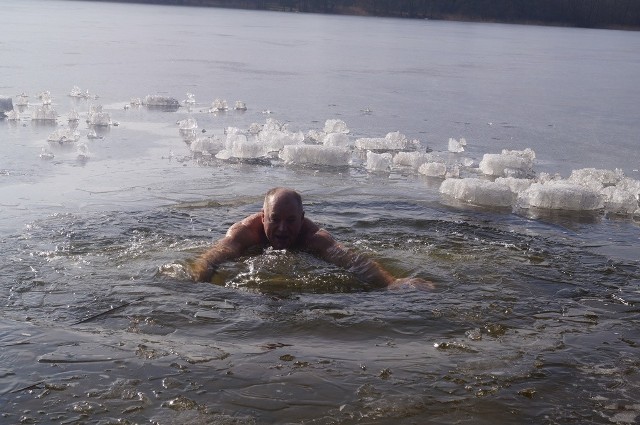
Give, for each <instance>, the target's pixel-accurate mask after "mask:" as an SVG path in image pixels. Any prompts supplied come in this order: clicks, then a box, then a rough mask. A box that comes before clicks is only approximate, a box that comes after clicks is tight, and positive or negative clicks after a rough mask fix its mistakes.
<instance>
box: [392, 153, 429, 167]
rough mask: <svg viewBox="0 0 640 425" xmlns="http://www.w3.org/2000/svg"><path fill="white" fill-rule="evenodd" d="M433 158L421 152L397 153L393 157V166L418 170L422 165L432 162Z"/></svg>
mask: <svg viewBox="0 0 640 425" xmlns="http://www.w3.org/2000/svg"><path fill="white" fill-rule="evenodd" d="M433 159H434V156H433V155H431V154H428V153H423V152H398V153H397V154H396V155H395V156H394V157H393V164H394V165H396V166H402V167H411V168H413V169H414V170H418V169H419V168H420V166H421V165H422V164H425V163H427V162H431V161H433Z"/></svg>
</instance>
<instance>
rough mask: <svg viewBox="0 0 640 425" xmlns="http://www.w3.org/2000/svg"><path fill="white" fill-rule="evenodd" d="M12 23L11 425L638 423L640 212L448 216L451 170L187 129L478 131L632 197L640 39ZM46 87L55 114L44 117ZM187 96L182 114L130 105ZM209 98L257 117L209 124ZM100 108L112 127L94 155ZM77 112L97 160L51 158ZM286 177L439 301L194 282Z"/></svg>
mask: <svg viewBox="0 0 640 425" xmlns="http://www.w3.org/2000/svg"><path fill="white" fill-rule="evenodd" d="M2 7H3V14H2V21H3V34H4V35H3V37H2V41H1V42H0V52H1V55H0V57H2V63H1V64H0V94H2V95H6V96H16V95H18V94H20V93H22V92H25V93H27V94H28V95H29V101H30V105H31V106H30V107H29V108H27V109H26V110H25V111H24V113H25V114H27V115H26V117H23V119H22V121H18V122H8V121H0V134H1V135H2V136H1V137H0V144H1V145H2V159H1V160H0V250H1V251H2V252H3V255H2V257H1V259H0V270H1V271H2V277H0V294H1V296H2V300H3V309H2V313H1V314H0V345H1V346H2V350H0V401H1V403H0V406H1V407H0V414H1V416H0V423H7V424H13V423H19V422H22V423H105V424H106V423H148V422H152V423H159V424H170V423H203V424H204V423H317V424H329V423H343V424H351V423H380V424H385V423H394V424H397V423H402V424H410V423H424V422H432V423H446V424H453V423H478V424H489V423H514V424H515V423H545V424H569V423H602V424H605V423H606V424H608V423H618V424H628V423H634V422H637V420H638V418H639V417H640V407H639V406H638V402H637V393H638V390H639V389H640V388H639V387H640V377H639V368H640V362H639V361H638V358H640V356H639V354H640V353H639V352H638V351H639V349H638V344H639V343H640V333H639V331H638V328H639V327H638V324H639V322H640V318H639V316H638V305H639V303H640V293H639V289H638V283H639V279H640V267H639V264H638V257H637V253H638V247H639V238H640V231H639V228H638V225H637V221H636V220H637V219H633V218H631V217H616V216H609V215H606V216H605V215H603V214H601V213H598V212H580V213H576V212H573V213H571V212H562V211H555V212H550V211H544V210H542V211H516V212H512V211H511V209H509V208H506V209H505V208H478V207H472V206H469V205H465V204H462V203H453V202H451V201H448V200H446V199H444V198H443V197H441V195H440V194H439V192H438V189H439V186H440V183H441V180H440V179H432V178H427V177H425V176H422V175H420V174H418V173H410V172H401V171H398V170H393V171H391V172H384V171H382V172H369V171H368V170H367V169H366V158H364V162H363V163H362V164H360V165H358V166H352V167H338V168H332V167H328V166H300V165H295V164H293V165H285V164H283V163H282V162H281V161H267V162H260V161H255V162H251V161H249V162H242V161H224V160H217V159H215V158H208V159H207V158H202V157H196V158H194V156H193V155H192V153H191V151H190V149H189V146H188V145H187V144H186V143H185V142H184V140H183V138H182V136H181V134H180V131H179V124H178V122H179V121H181V120H184V119H188V118H195V119H196V120H197V123H198V128H197V130H196V131H199V132H200V134H199V135H200V136H202V135H207V136H209V135H212V136H218V137H223V136H224V134H223V132H224V128H225V127H228V126H233V127H237V128H241V129H246V128H248V127H249V125H250V124H251V123H264V122H265V120H266V118H274V119H277V120H280V121H281V122H283V123H287V124H288V126H289V127H288V128H289V129H290V130H291V131H303V132H307V131H309V130H317V131H320V130H322V129H323V126H324V125H325V121H326V120H328V119H341V120H343V121H344V122H345V123H346V124H347V125H348V127H349V129H350V135H349V136H350V137H352V138H383V137H385V135H386V134H387V133H389V132H395V131H400V132H402V133H403V134H405V135H406V136H407V137H408V138H409V139H410V140H412V139H419V140H420V143H421V146H422V148H426V147H428V148H430V149H432V150H434V152H436V153H439V154H440V155H443V156H447V155H449V154H447V147H448V140H449V138H451V137H453V138H456V139H459V138H461V137H463V138H465V139H466V141H467V145H466V146H465V149H466V151H465V152H464V155H465V156H466V157H468V158H470V159H472V160H473V161H474V162H475V164H476V166H477V164H478V163H479V161H480V160H481V159H482V155H483V154H484V153H499V152H500V151H501V150H502V149H525V148H531V149H533V150H534V151H535V152H536V160H535V163H534V171H535V172H537V173H541V172H548V173H559V174H561V175H563V176H565V177H566V176H568V175H569V174H570V173H571V171H572V170H573V169H578V168H583V167H596V168H605V169H611V170H613V169H615V168H619V169H621V170H622V171H623V172H624V173H625V175H626V176H628V177H630V178H633V179H638V178H639V177H640V176H639V174H638V171H637V170H638V163H639V156H638V151H637V135H638V134H639V133H640V131H639V130H640V128H639V126H640V124H638V120H637V117H636V115H637V107H636V102H637V101H636V99H637V98H638V95H640V93H639V91H640V84H638V83H639V82H638V75H640V72H639V71H640V56H639V54H638V52H640V38H639V37H638V35H637V33H632V32H618V31H597V30H583V29H565V28H541V27H522V26H510V25H489V24H487V25H485V24H466V23H447V22H432V21H403V20H391V19H376V18H366V19H365V18H355V17H332V16H321V15H303V14H280V13H267V12H260V13H258V12H247V11H233V10H222V9H198V8H176V7H160V6H146V5H122V4H102V3H93V2H64V1H55V2H53V1H46V2H45V1H21V2H9V1H5V2H3V5H2ZM35 10H37V11H38V13H33V11H35ZM74 86H78V87H79V88H80V89H81V91H82V92H84V91H85V90H88V91H89V93H91V94H96V95H99V98H98V99H77V98H71V97H69V96H68V94H69V92H70V91H71V90H72V88H73V87H74ZM44 90H49V91H50V93H51V97H52V107H54V108H55V110H56V111H57V113H58V120H57V121H55V122H35V121H31V120H29V119H28V114H29V113H30V111H33V110H34V109H35V107H37V106H38V105H39V104H40V101H39V100H37V99H36V94H37V93H39V92H41V91H44ZM187 93H193V95H194V99H195V104H194V105H192V106H191V109H190V110H189V108H187V107H181V108H179V109H178V110H177V111H175V110H174V111H172V112H168V111H163V110H161V109H150V108H146V107H133V106H132V107H130V108H129V107H128V108H125V106H127V105H129V102H130V100H131V98H141V99H144V98H145V96H147V95H161V96H171V97H175V98H176V99H178V100H181V101H182V100H185V99H187V98H189V96H187ZM215 99H226V101H227V103H228V105H234V104H235V101H236V100H241V101H243V102H246V105H247V111H245V112H241V111H235V110H233V109H232V108H230V109H229V110H228V111H226V112H219V113H210V112H209V108H210V107H211V104H212V102H213V101H214V100H215ZM97 104H100V105H102V106H103V111H105V112H108V113H109V114H110V118H111V120H112V121H113V122H117V123H119V125H118V126H107V127H98V128H96V129H95V130H96V137H97V136H102V138H89V137H87V135H88V134H89V130H90V129H89V128H87V126H86V124H85V122H84V120H85V118H86V114H87V112H88V111H89V108H90V105H97ZM72 110H76V111H78V112H79V113H80V116H81V117H80V124H79V126H78V128H77V131H79V132H80V135H81V138H80V141H79V143H84V144H85V145H86V147H87V151H86V152H85V154H86V155H85V156H84V157H79V154H78V151H77V146H68V147H67V146H56V145H53V146H51V145H50V144H49V143H48V142H47V141H46V140H47V137H48V136H49V135H50V134H51V133H52V132H54V130H56V129H65V128H67V127H68V124H67V119H66V118H67V114H69V113H70V112H71V111H72ZM267 110H269V111H271V112H272V113H271V114H263V111H267ZM202 129H205V130H206V133H201V131H202ZM43 148H47V149H49V150H50V151H51V153H53V154H54V158H53V159H49V160H46V159H42V158H40V153H41V151H42V149H43ZM452 155H453V154H452ZM456 155H458V154H456ZM374 168H375V167H374ZM373 171H375V170H373ZM277 185H284V186H291V187H295V188H296V189H298V190H300V191H301V192H302V194H303V197H304V201H305V210H306V214H307V216H308V217H311V218H312V219H313V220H315V221H317V222H318V223H320V224H321V225H322V226H324V227H325V228H327V229H328V230H329V231H330V232H332V233H333V234H334V235H335V237H336V238H338V239H339V240H340V241H342V242H343V243H344V244H345V245H346V246H348V247H351V248H353V249H356V250H358V251H359V252H366V253H368V254H369V255H371V256H372V257H374V258H376V259H378V260H379V261H380V262H381V263H382V264H384V265H385V267H386V268H388V269H389V270H390V271H392V272H393V273H394V274H396V275H398V276H419V277H423V278H426V279H431V280H433V281H434V282H435V283H436V289H435V290H434V291H432V292H420V291H414V290H400V291H380V290H371V289H369V288H368V287H367V286H366V285H365V284H363V283H362V282H359V281H358V280H357V279H356V278H355V277H354V276H353V275H350V274H349V273H348V272H347V271H344V270H341V269H339V268H336V267H333V266H331V265H328V264H325V263H323V262H321V261H319V260H317V259H315V258H313V257H310V256H307V255H305V254H302V253H295V252H290V253H281V252H271V251H267V252H264V253H260V252H257V253H254V254H257V255H248V256H246V257H243V258H241V259H239V260H238V261H235V262H230V263H228V264H225V265H224V266H223V267H222V268H221V271H220V273H219V274H218V275H217V277H216V279H217V281H216V283H217V285H210V284H194V283H192V282H191V281H189V280H188V279H187V278H186V277H185V274H186V273H185V267H187V265H188V261H189V259H190V258H193V257H194V256H195V255H197V254H198V253H200V252H202V250H204V249H205V248H206V247H207V246H209V245H210V243H211V242H212V241H213V240H215V239H217V238H219V237H220V236H222V235H223V234H224V232H225V231H226V229H227V227H228V226H229V225H230V224H232V223H233V222H234V221H236V220H237V219H239V218H240V217H244V216H246V215H248V214H250V213H252V212H254V211H256V210H257V209H259V208H260V205H261V202H262V196H263V194H264V192H265V191H266V190H267V189H268V188H270V187H272V186H277Z"/></svg>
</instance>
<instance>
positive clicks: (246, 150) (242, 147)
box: [216, 133, 268, 159]
mask: <svg viewBox="0 0 640 425" xmlns="http://www.w3.org/2000/svg"><path fill="white" fill-rule="evenodd" d="M224 150H225V151H226V152H219V154H220V158H223V157H228V158H238V159H257V158H262V157H265V156H266V155H267V154H268V150H267V148H266V146H265V145H264V143H261V142H259V141H256V140H248V139H247V136H245V135H244V134H238V133H229V134H227V138H226V141H225V149H224ZM216 157H218V155H216Z"/></svg>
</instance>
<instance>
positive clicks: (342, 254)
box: [307, 228, 415, 287]
mask: <svg viewBox="0 0 640 425" xmlns="http://www.w3.org/2000/svg"><path fill="white" fill-rule="evenodd" d="M307 248H308V249H309V250H311V251H312V252H313V253H315V254H316V255H317V256H318V257H320V258H322V259H323V260H325V261H327V262H329V263H332V264H335V265H337V266H340V267H342V268H344V269H347V270H349V271H351V272H353V273H354V274H356V275H357V276H358V277H359V278H360V279H362V280H364V281H365V282H368V283H371V284H374V285H377V286H381V287H396V286H400V285H402V284H403V283H410V284H412V285H414V286H415V282H413V280H411V281H409V280H408V279H396V278H395V277H394V276H392V275H391V274H390V273H389V272H387V271H386V270H385V269H383V268H382V266H380V264H378V263H377V262H376V261H374V260H372V259H370V258H367V257H366V256H365V255H363V254H357V253H354V252H352V251H349V250H348V249H346V248H344V247H343V246H342V245H340V244H339V243H338V242H336V240H335V239H333V237H332V236H331V234H329V232H327V231H326V230H324V229H320V228H318V229H317V230H316V231H315V232H314V233H313V234H312V235H311V236H309V238H308V239H307Z"/></svg>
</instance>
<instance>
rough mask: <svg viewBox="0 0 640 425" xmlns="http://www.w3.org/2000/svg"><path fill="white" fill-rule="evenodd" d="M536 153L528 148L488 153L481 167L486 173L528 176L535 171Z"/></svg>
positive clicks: (483, 158)
mask: <svg viewBox="0 0 640 425" xmlns="http://www.w3.org/2000/svg"><path fill="white" fill-rule="evenodd" d="M534 159H535V153H534V152H533V151H532V150H531V149H529V148H527V149H525V150H524V151H506V150H503V151H502V153H501V154H491V153H486V154H484V156H483V157H482V161H480V164H479V168H480V171H482V172H483V173H484V174H486V175H490V176H507V177H527V176H530V175H531V174H532V173H533V160H534Z"/></svg>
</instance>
